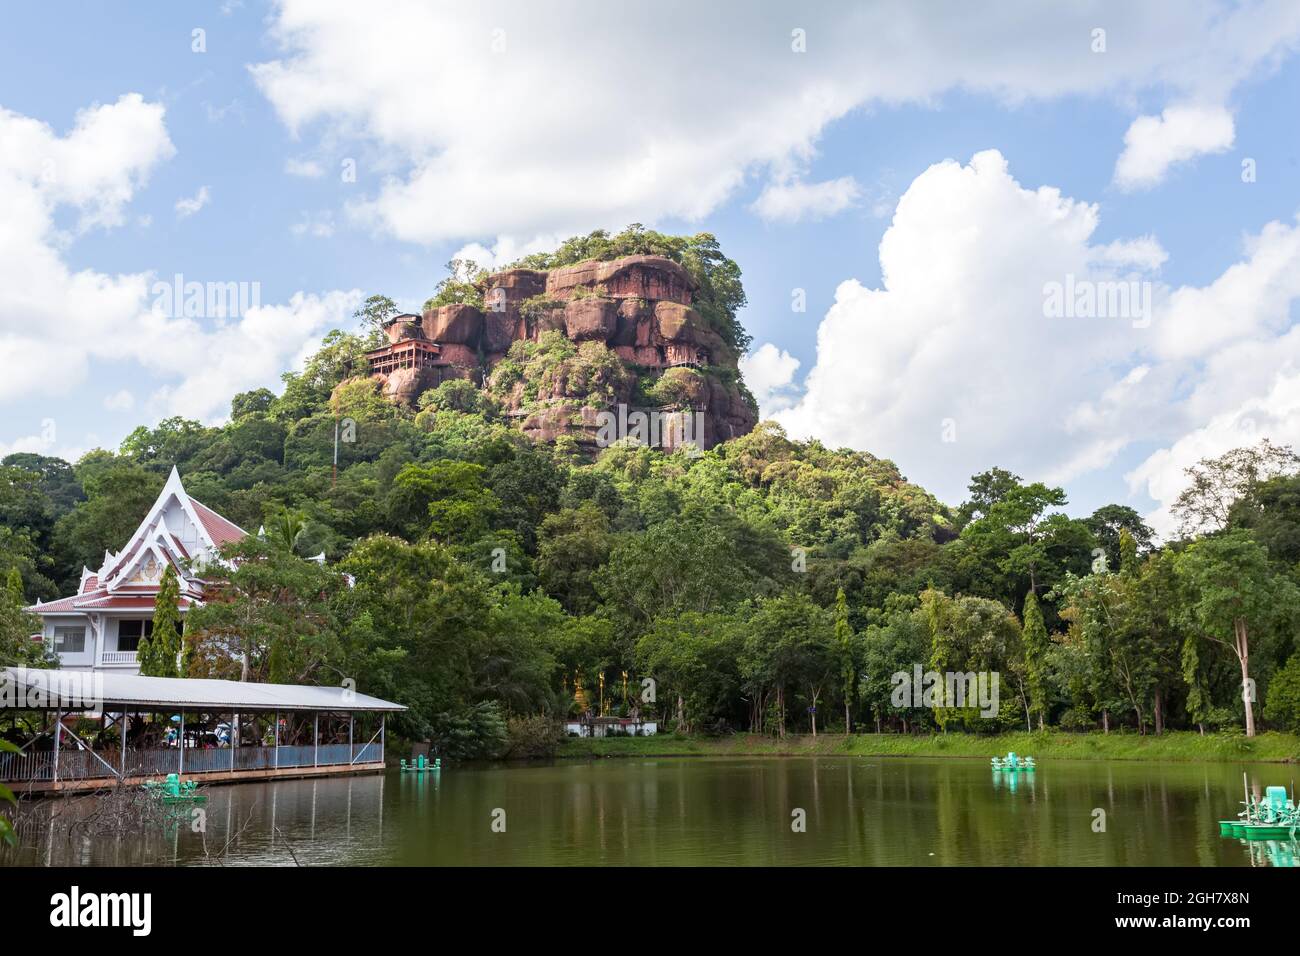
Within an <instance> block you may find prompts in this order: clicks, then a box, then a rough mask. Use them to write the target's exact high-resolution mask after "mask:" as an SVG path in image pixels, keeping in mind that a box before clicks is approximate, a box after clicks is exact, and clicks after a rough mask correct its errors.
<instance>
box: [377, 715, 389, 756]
mask: <svg viewBox="0 0 1300 956" xmlns="http://www.w3.org/2000/svg"><path fill="white" fill-rule="evenodd" d="M387 719H388V715H387V714H380V715H379V762H380V763H383V762H384V721H385V720H387Z"/></svg>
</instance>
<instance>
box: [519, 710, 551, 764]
mask: <svg viewBox="0 0 1300 956" xmlns="http://www.w3.org/2000/svg"><path fill="white" fill-rule="evenodd" d="M506 726H507V734H508V743H507V750H506V756H507V757H510V758H511V759H512V760H530V759H535V758H538V757H554V756H555V751H556V749H557V748H558V747H559V746H560V741H562V740H563V739H564V728H563V725H562V724H560V722H559V721H556V720H552V719H551V718H549V717H545V716H542V715H540V714H538V715H535V716H532V717H511V718H510V720H509V721H508V722H507V725H506Z"/></svg>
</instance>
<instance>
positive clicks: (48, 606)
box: [27, 588, 108, 614]
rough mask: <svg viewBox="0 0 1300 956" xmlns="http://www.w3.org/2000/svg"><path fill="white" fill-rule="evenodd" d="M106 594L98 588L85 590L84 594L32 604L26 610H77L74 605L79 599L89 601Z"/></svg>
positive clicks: (46, 611)
mask: <svg viewBox="0 0 1300 956" xmlns="http://www.w3.org/2000/svg"><path fill="white" fill-rule="evenodd" d="M107 595H108V591H106V590H104V589H102V588H101V589H99V590H96V591H87V592H86V593H85V594H74V595H72V597H65V598H59V599H58V600H57V601H46V602H45V603H44V604H33V605H32V606H31V607H29V608H28V609H27V610H29V611H32V612H34V613H36V614H55V613H58V612H60V611H67V612H73V611H76V610H77V607H76V605H77V604H78V603H80V602H81V601H90V600H94V599H95V598H102V597H106V596H107Z"/></svg>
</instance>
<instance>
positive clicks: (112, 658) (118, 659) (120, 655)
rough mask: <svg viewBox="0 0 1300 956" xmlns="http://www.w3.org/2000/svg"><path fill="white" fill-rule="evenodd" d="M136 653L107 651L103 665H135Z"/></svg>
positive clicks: (102, 661)
mask: <svg viewBox="0 0 1300 956" xmlns="http://www.w3.org/2000/svg"><path fill="white" fill-rule="evenodd" d="M135 662H136V660H135V651H105V652H104V656H103V660H101V661H100V663H101V664H134V663H135Z"/></svg>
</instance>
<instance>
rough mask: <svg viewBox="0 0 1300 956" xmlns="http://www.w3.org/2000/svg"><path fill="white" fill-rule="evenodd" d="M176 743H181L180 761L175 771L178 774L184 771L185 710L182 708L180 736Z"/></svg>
mask: <svg viewBox="0 0 1300 956" xmlns="http://www.w3.org/2000/svg"><path fill="white" fill-rule="evenodd" d="M178 743H180V745H181V756H180V763H179V764H178V766H179V767H180V769H179V770H178V771H177V775H180V774H182V773H184V772H185V711H184V710H182V711H181V736H180V740H179V741H178Z"/></svg>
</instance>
